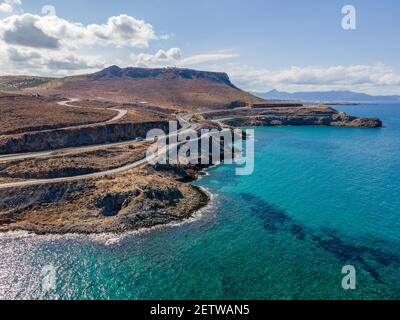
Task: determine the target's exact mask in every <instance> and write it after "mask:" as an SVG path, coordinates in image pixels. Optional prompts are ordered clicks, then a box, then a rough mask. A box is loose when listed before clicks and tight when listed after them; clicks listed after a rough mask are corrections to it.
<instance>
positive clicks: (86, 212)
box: [0, 107, 382, 234]
mask: <svg viewBox="0 0 400 320" xmlns="http://www.w3.org/2000/svg"><path fill="white" fill-rule="evenodd" d="M234 112H237V114H234V115H233V117H232V118H228V119H220V120H217V121H216V120H215V119H212V118H211V117H210V116H209V115H207V114H205V115H204V117H203V119H199V120H200V122H199V123H201V126H200V127H207V126H211V127H213V126H215V125H216V126H218V122H219V121H221V122H223V123H224V124H226V125H229V126H232V127H240V126H259V125H269V126H274V125H330V126H351V127H371V128H376V127H381V126H382V122H381V121H380V120H379V119H364V118H357V117H352V116H349V115H347V114H345V113H340V112H337V111H336V110H334V109H332V108H326V107H320V108H319V109H318V108H314V109H308V108H299V109H295V111H293V110H292V109H291V110H289V112H288V109H286V110H285V109H284V108H281V109H280V110H278V111H276V110H261V111H260V110H258V111H257V113H255V114H254V115H253V114H251V115H250V116H242V114H241V112H242V110H240V111H234ZM246 112H248V110H246ZM251 112H253V111H250V113H251ZM260 112H261V114H260ZM213 115H214V116H215V114H213ZM210 120H213V121H210ZM222 151H223V148H222V146H221V152H222ZM114 153H115V151H114ZM103 154H104V153H103ZM121 161H124V160H123V159H122V160H121ZM61 163H62V165H63V166H65V165H66V164H67V163H66V162H65V159H64V160H63V162H61ZM100 165H104V164H101V163H100V164H99V166H100ZM208 167H209V166H207V165H203V166H193V165H173V166H171V165H154V166H152V165H149V164H147V165H144V166H143V167H138V168H136V169H131V170H129V171H126V172H124V173H123V174H115V175H109V176H102V177H99V178H87V179H82V180H78V181H66V182H57V183H48V184H38V185H31V186H23V187H21V186H20V187H13V188H5V189H0V232H9V231H28V232H32V233H36V234H71V233H75V234H100V233H126V232H131V231H137V230H141V229H148V228H152V227H155V226H161V225H168V224H171V223H177V222H182V221H184V220H187V219H189V218H191V217H192V216H193V215H194V214H195V212H197V211H199V210H201V209H203V208H204V207H206V206H207V205H208V204H209V202H210V196H209V195H208V194H207V192H205V191H204V190H202V189H201V188H199V187H196V186H194V185H192V184H191V183H190V182H192V181H194V180H196V179H198V177H199V176H200V175H202V174H204V170H205V169H207V168H208ZM60 168H63V167H62V166H61V167H60ZM14 171H15V168H14Z"/></svg>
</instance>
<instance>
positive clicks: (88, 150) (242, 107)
mask: <svg viewBox="0 0 400 320" xmlns="http://www.w3.org/2000/svg"><path fill="white" fill-rule="evenodd" d="M0 113H1V119H0V232H6V231H20V230H24V231H30V232H35V233H38V234H48V233H57V234H65V233H103V232H126V231H130V230H137V229H140V228H148V227H152V226H156V225H162V224H168V223H171V222H177V221H182V220H184V219H187V218H189V217H190V216H192V215H193V213H194V212H196V211H198V210H199V209H201V208H203V207H204V206H206V205H207V203H208V202H209V196H208V194H207V193H206V192H205V191H204V190H202V189H200V188H198V187H196V186H193V185H192V184H190V182H191V181H193V180H195V179H197V178H198V176H199V175H200V174H201V173H202V171H203V170H204V169H206V167H207V166H204V165H201V166H200V165H183V164H182V165H176V166H172V165H165V166H160V165H151V164H149V163H148V162H147V161H146V158H145V157H146V150H147V149H148V148H149V147H150V146H151V144H152V143H154V141H148V140H146V139H145V138H146V133H147V132H148V131H149V130H151V129H162V130H164V131H166V132H168V128H169V127H168V123H169V121H171V120H178V122H179V124H180V127H179V128H178V129H177V130H178V131H179V130H184V129H186V128H192V129H194V130H198V131H199V130H201V129H202V128H216V129H221V128H226V127H240V126H264V125H265V126H282V125H301V126H303V125H323V126H341V127H364V128H378V127H381V126H382V122H381V121H380V120H379V119H365V118H358V117H353V116H350V115H347V114H345V113H341V112H338V111H337V110H335V109H333V108H331V107H328V106H318V105H311V106H307V105H303V104H301V103H290V102H285V101H275V100H264V99H261V98H258V97H256V96H253V95H251V94H250V93H247V92H245V91H243V90H241V89H239V88H237V87H236V86H235V85H234V84H233V83H232V82H231V81H230V79H229V77H228V75H227V74H225V73H215V72H206V71H196V70H190V69H178V68H163V69H146V68H125V69H122V68H119V67H117V66H112V67H109V68H107V69H104V70H101V71H99V72H96V73H94V74H85V75H80V76H73V77H66V78H62V79H59V78H57V79H56V78H40V77H34V76H29V77H28V76H26V77H25V76H15V77H14V76H7V77H0ZM168 134H169V135H173V134H176V132H168Z"/></svg>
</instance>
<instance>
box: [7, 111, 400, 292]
mask: <svg viewBox="0 0 400 320" xmlns="http://www.w3.org/2000/svg"><path fill="white" fill-rule="evenodd" d="M335 108H338V109H339V110H341V111H345V112H347V113H349V114H352V115H357V116H368V117H379V118H380V119H381V120H382V121H383V123H384V127H383V128H377V129H370V128H335V127H316V126H310V127H261V128H255V133H254V137H255V154H254V156H255V171H254V173H253V174H252V175H249V176H237V175H235V167H234V166H232V165H224V164H221V165H219V166H217V167H214V168H212V169H210V170H209V171H208V175H207V176H205V177H203V178H201V179H200V180H198V181H196V182H195V184H196V185H198V186H201V187H203V188H206V189H207V190H208V191H209V192H210V193H211V194H212V200H211V202H210V204H209V206H208V207H207V208H205V209H203V210H201V211H200V212H198V213H197V214H196V215H195V216H194V217H193V218H192V219H190V220H188V221H185V222H184V223H182V224H175V225H171V226H168V227H160V228H154V229H151V230H145V231H139V232H132V233H128V234H125V235H112V234H104V235H93V236H87V235H63V236H55V235H52V236H38V235H32V234H28V233H24V232H18V233H5V234H0V298H2V299H137V300H141V299H191V300H195V299H212V300H214V299H215V300H221V299H279V300H292V299H324V300H325V299H366V300H369V299H400V104H365V105H364V104H361V105H351V106H350V105H349V106H335ZM349 266H350V268H351V270H352V273H351V277H352V278H351V281H352V282H354V283H353V284H354V286H353V287H352V288H348V287H346V286H345V285H343V284H344V282H346V281H345V279H348V278H346V277H347V276H348V275H349V274H348V273H347V272H346V270H350V269H346V268H349Z"/></svg>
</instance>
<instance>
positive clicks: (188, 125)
mask: <svg viewBox="0 0 400 320" xmlns="http://www.w3.org/2000/svg"><path fill="white" fill-rule="evenodd" d="M70 101H71V100H70ZM74 101H76V100H74ZM190 118H191V116H190V115H187V114H181V115H177V120H178V121H179V122H180V124H181V126H182V128H181V129H180V130H178V131H176V132H173V133H171V134H169V135H167V137H168V138H171V137H176V136H177V135H179V134H181V133H185V132H186V131H188V132H189V130H196V128H197V124H196V123H192V122H190ZM128 143H132V141H130V142H129V141H128V142H120V143H113V144H108V145H101V146H88V147H79V148H69V149H64V150H78V149H79V150H82V151H84V150H91V149H93V148H104V147H105V146H115V145H125V144H128ZM183 143H185V142H178V143H175V144H172V145H168V146H166V147H165V148H163V149H161V150H158V153H157V154H153V155H152V156H149V157H146V158H144V159H141V160H139V161H136V162H133V163H131V164H128V165H125V166H122V167H120V168H116V169H111V170H106V171H102V172H95V173H90V174H85V175H79V176H73V177H64V178H54V179H35V180H28V181H20V182H12V183H4V184H0V190H2V189H7V188H14V187H26V186H34V185H42V184H50V183H59V182H70V181H79V180H83V179H89V178H98V177H104V176H108V175H113V174H117V173H122V172H126V171H128V170H131V169H134V168H137V167H139V166H141V165H143V164H147V163H148V162H149V161H150V160H153V159H156V158H158V157H160V155H163V154H164V153H165V151H166V150H167V149H171V148H176V147H178V146H179V145H181V144H183ZM56 152H60V150H57V151H44V152H37V153H32V154H24V155H10V156H8V155H6V156H2V158H0V162H1V161H6V160H7V161H9V160H17V159H26V158H32V157H34V158H37V157H46V156H49V155H50V156H51V155H53V154H54V153H56ZM7 157H8V158H7Z"/></svg>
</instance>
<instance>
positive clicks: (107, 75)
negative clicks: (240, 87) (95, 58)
mask: <svg viewBox="0 0 400 320" xmlns="http://www.w3.org/2000/svg"><path fill="white" fill-rule="evenodd" d="M115 78H125V79H129V78H130V79H145V78H162V79H177V78H181V79H187V80H194V79H203V80H210V81H213V82H217V83H222V84H226V85H228V86H230V87H233V88H236V87H235V86H234V85H233V84H232V83H231V81H230V79H229V76H228V74H226V73H224V72H209V71H198V70H192V69H180V68H156V69H149V68H132V67H131V68H120V67H118V66H111V67H109V68H106V69H104V70H101V71H99V72H96V73H93V74H90V75H87V79H88V80H94V81H96V80H109V79H115Z"/></svg>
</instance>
